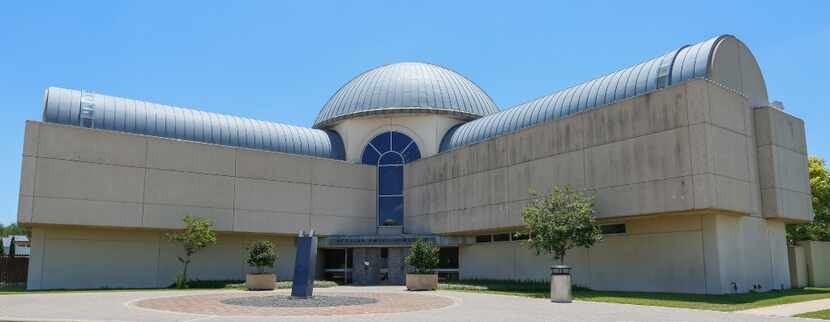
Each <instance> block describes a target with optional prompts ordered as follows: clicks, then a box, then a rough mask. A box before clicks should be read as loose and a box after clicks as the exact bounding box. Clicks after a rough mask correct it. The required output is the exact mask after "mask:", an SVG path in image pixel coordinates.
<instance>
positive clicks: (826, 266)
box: [798, 241, 830, 287]
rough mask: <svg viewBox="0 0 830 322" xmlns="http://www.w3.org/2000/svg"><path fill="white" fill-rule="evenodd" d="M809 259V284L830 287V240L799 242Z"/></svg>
mask: <svg viewBox="0 0 830 322" xmlns="http://www.w3.org/2000/svg"><path fill="white" fill-rule="evenodd" d="M798 245H799V246H801V247H803V248H804V256H805V257H806V259H807V284H808V285H809V286H812V287H830V242H817V241H804V242H799V243H798Z"/></svg>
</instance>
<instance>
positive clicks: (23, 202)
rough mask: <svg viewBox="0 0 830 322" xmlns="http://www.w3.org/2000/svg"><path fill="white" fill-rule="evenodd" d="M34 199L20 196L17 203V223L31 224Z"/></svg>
mask: <svg viewBox="0 0 830 322" xmlns="http://www.w3.org/2000/svg"><path fill="white" fill-rule="evenodd" d="M33 201H34V197H27V196H24V195H21V196H20V198H18V201H17V223H18V224H27V223H31V222H32V212H33V209H32V206H33V205H32V202H33Z"/></svg>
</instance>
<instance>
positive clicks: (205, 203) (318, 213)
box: [18, 122, 376, 235]
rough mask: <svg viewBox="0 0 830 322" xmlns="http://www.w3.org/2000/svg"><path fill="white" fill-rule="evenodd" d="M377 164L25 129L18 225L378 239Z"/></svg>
mask: <svg viewBox="0 0 830 322" xmlns="http://www.w3.org/2000/svg"><path fill="white" fill-rule="evenodd" d="M375 173H376V171H375V168H374V167H370V166H364V165H359V164H353V163H349V162H344V161H337V160H329V159H320V158H313V157H304V156H296V155H290V154H282V153H272V152H266V151H259V150H249V149H242V148H231V147H225V146H219V145H211V144H203V143H195V142H189V141H180V140H172V139H161V138H155V137H149V136H142V135H133V134H125V133H119V132H110V131H103V130H93V129H87V128H80V127H72V126H63V125H57V124H51V123H39V122H28V123H27V125H26V135H25V144H24V149H23V165H22V174H21V187H20V207H19V213H18V221H19V222H20V223H22V224H32V225H35V226H37V225H43V224H49V225H77V226H85V227H120V228H149V229H176V228H180V227H182V224H181V218H182V217H184V216H185V215H187V214H192V215H194V216H199V217H206V218H209V219H211V220H213V222H214V224H215V228H216V229H217V230H218V231H223V232H246V233H268V234H291V235H293V234H296V233H297V232H298V231H299V230H301V229H302V230H305V231H308V230H310V229H314V230H316V231H317V232H318V233H319V234H323V235H327V234H354V233H371V232H374V226H375V225H374V220H375V184H376V183H375V182H376V180H375V176H376V174H375Z"/></svg>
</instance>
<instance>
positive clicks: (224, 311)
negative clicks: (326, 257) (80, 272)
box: [131, 292, 455, 316]
mask: <svg viewBox="0 0 830 322" xmlns="http://www.w3.org/2000/svg"><path fill="white" fill-rule="evenodd" d="M317 295H319V296H320V298H324V297H325V298H328V299H335V298H340V299H342V300H344V301H345V302H344V303H345V304H340V305H328V306H296V305H295V306H260V305H238V304H229V303H240V302H251V301H254V302H257V303H260V304H261V303H263V302H268V301H269V300H273V299H274V297H277V298H279V297H282V298H284V297H286V296H287V295H286V294H284V293H282V292H263V293H250V292H233V293H218V294H217V293H213V294H197V295H180V296H172V297H154V298H149V299H143V300H139V301H136V302H134V303H131V305H132V306H135V307H139V308H144V309H150V310H157V311H167V312H176V313H189V314H202V315H216V316H334V315H357V314H383V313H403V312H413V311H424V310H435V309H441V308H446V307H449V306H451V305H453V304H455V301H454V300H453V299H451V298H449V297H444V296H439V295H426V294H413V293H403V292H401V293H393V292H367V293H359V292H317ZM256 298H262V300H260V301H256V300H257V299H256ZM269 298H271V299H269ZM349 299H351V301H349ZM357 299H360V300H357ZM323 304H325V303H323Z"/></svg>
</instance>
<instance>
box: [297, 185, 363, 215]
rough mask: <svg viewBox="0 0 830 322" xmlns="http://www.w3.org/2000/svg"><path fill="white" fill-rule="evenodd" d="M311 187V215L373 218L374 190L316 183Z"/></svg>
mask: <svg viewBox="0 0 830 322" xmlns="http://www.w3.org/2000/svg"><path fill="white" fill-rule="evenodd" d="M311 189H312V192H311V213H312V214H313V215H331V216H344V217H364V218H373V219H374V218H375V212H376V210H375V208H376V206H375V202H376V194H375V192H374V191H368V190H358V189H350V188H339V187H330V186H317V185H314V186H312V188H311Z"/></svg>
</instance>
